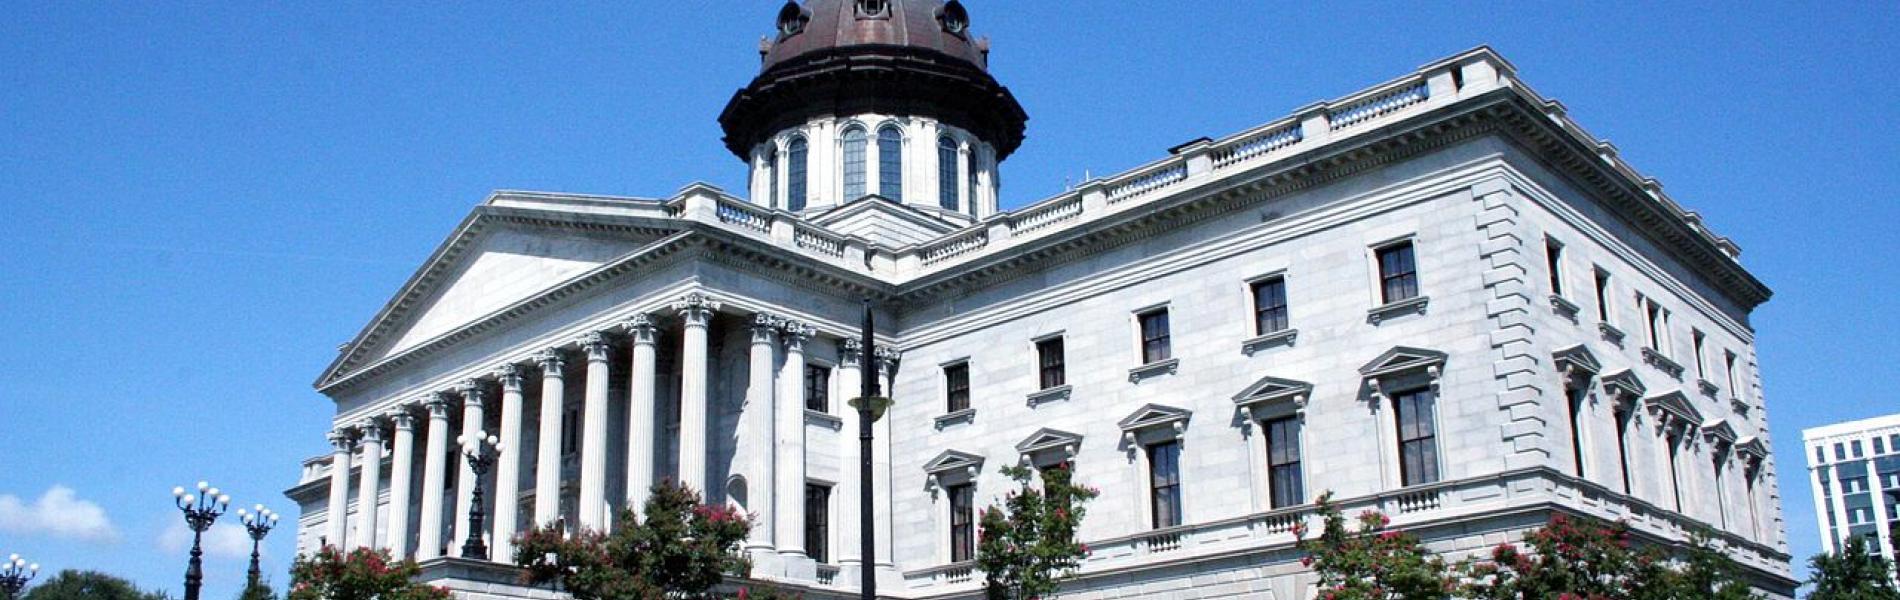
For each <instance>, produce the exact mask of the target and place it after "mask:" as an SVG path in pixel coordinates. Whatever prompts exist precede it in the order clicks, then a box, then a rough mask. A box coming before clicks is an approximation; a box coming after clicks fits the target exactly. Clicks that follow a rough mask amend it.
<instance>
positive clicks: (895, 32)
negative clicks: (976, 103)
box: [760, 0, 989, 71]
mask: <svg viewBox="0 0 1900 600" xmlns="http://www.w3.org/2000/svg"><path fill="white" fill-rule="evenodd" d="M777 25H778V31H777V33H778V35H777V36H775V39H772V40H771V41H770V42H767V43H768V44H769V46H767V47H765V48H763V49H762V50H763V51H764V52H765V61H764V62H765V64H764V65H763V66H762V67H761V68H760V70H761V71H769V70H771V69H772V67H773V66H775V65H778V64H780V63H783V62H785V61H787V60H791V59H792V58H795V57H798V56H800V55H803V54H806V53H809V52H815V51H823V50H830V49H834V48H841V47H847V46H905V47H910V48H917V49H923V50H934V51H937V52H940V53H943V54H945V55H948V56H949V57H951V58H956V59H960V60H963V61H964V62H968V63H970V64H971V65H972V66H975V67H977V68H986V67H987V66H988V63H989V59H988V57H987V56H985V50H984V48H982V42H979V41H978V40H975V39H972V37H971V36H970V14H969V12H968V11H966V10H964V8H963V4H962V3H961V2H957V1H955V0H952V1H950V2H943V1H942V0H811V2H809V3H807V4H806V5H804V6H799V5H798V3H796V2H786V3H785V7H784V8H782V9H779V15H778V23H777Z"/></svg>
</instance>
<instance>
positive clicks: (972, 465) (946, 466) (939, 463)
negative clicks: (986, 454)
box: [924, 450, 983, 476]
mask: <svg viewBox="0 0 1900 600" xmlns="http://www.w3.org/2000/svg"><path fill="white" fill-rule="evenodd" d="M982 468H983V457H982V456H981V455H977V454H971V453H968V452H960V451H957V450H945V451H943V452H942V453H940V454H938V455H937V457H936V458H932V459H930V462H927V463H924V472H925V473H928V474H931V475H941V474H947V473H956V472H959V471H961V472H963V473H965V474H968V475H972V476H974V475H976V472H977V471H979V470H982Z"/></svg>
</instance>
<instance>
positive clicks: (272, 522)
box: [238, 504, 277, 587]
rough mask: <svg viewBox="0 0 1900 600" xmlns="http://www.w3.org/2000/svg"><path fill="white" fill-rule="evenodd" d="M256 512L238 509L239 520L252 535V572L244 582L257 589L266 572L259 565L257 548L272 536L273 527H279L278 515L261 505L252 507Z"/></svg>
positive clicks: (247, 585)
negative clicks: (266, 537) (265, 538)
mask: <svg viewBox="0 0 1900 600" xmlns="http://www.w3.org/2000/svg"><path fill="white" fill-rule="evenodd" d="M251 510H252V511H254V512H245V511H244V509H242V508H240V509H238V520H240V521H244V530H245V531H247V532H250V534H251V570H250V572H249V573H248V577H246V579H245V580H244V585H245V586H246V587H257V580H258V579H261V578H263V576H264V570H263V569H260V568H258V565H257V557H258V554H257V548H258V546H259V545H261V544H262V543H263V542H264V536H267V535H270V530H271V528H272V527H276V526H277V513H274V512H271V510H270V509H268V508H264V505H262V504H259V505H257V506H253V507H251Z"/></svg>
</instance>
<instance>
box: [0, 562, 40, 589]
mask: <svg viewBox="0 0 1900 600" xmlns="http://www.w3.org/2000/svg"><path fill="white" fill-rule="evenodd" d="M39 572H40V565H39V563H32V564H27V562H26V559H24V558H20V555H18V554H15V555H13V556H9V557H7V560H6V562H5V563H0V598H5V599H6V600H13V599H14V597H17V596H19V595H20V590H23V589H26V582H28V581H32V580H33V576H34V575H37V574H39Z"/></svg>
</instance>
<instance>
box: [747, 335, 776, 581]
mask: <svg viewBox="0 0 1900 600" xmlns="http://www.w3.org/2000/svg"><path fill="white" fill-rule="evenodd" d="M779 324H780V321H779V318H778V317H774V316H772V315H768V314H764V313H759V314H754V315H752V327H751V329H752V348H751V351H752V354H751V357H750V360H749V361H748V363H749V364H748V365H747V368H748V369H749V370H748V374H749V375H750V377H749V378H748V380H747V385H746V409H745V415H744V417H745V436H746V439H747V440H752V441H754V443H756V444H757V445H756V446H755V448H756V451H755V452H753V453H752V456H751V457H750V460H748V461H747V467H748V468H747V474H748V475H750V476H752V477H754V478H757V481H754V482H751V484H750V485H748V486H746V510H749V511H751V512H752V513H753V514H754V515H756V516H755V517H754V519H756V520H755V521H754V522H753V524H752V532H751V533H750V534H749V535H748V537H749V538H750V539H749V540H747V543H746V549H748V550H752V551H770V550H771V549H772V548H773V545H774V534H776V533H777V532H776V530H775V529H773V525H772V523H773V514H774V512H775V511H776V507H775V505H774V504H773V497H774V494H775V493H776V492H777V490H776V489H774V488H776V487H777V486H776V485H775V484H776V481H775V480H774V479H773V477H774V474H773V473H774V469H775V468H776V465H774V464H773V459H772V452H773V444H774V443H775V442H774V441H773V440H776V439H778V438H777V436H776V435H774V432H773V428H774V427H775V425H776V424H775V422H774V421H773V417H772V414H773V412H774V411H775V410H776V407H775V405H774V403H773V402H772V363H773V358H774V351H773V346H776V345H777V344H778V328H779Z"/></svg>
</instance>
